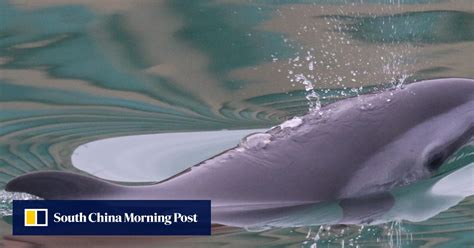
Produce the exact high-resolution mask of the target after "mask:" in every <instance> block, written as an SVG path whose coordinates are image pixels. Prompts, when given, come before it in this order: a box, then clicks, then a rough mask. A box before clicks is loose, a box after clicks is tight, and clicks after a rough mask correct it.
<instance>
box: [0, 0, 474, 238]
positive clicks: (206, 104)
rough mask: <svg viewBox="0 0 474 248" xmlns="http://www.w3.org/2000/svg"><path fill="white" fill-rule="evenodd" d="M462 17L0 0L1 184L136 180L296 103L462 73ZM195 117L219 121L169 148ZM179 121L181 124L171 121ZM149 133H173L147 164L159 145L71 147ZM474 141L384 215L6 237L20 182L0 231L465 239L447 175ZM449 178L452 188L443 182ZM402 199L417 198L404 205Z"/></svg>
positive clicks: (425, 9) (465, 161) (360, 6)
mask: <svg viewBox="0 0 474 248" xmlns="http://www.w3.org/2000/svg"><path fill="white" fill-rule="evenodd" d="M473 30H474V15H473V3H472V1H471V0H399V1H389V0H364V1H362V0H353V1H351V0H347V1H342V0H338V1H329V0H313V1H309V0H308V1H304V0H302V1H272V0H261V1H225V2H213V1H192V2H190V1H139V2H133V3H132V2H129V1H121V0H107V1H80V0H75V1H61V0H55V1H21V0H16V1H3V0H0V101H1V103H0V104H1V105H0V106H1V112H0V122H1V124H0V135H1V136H0V187H2V188H3V186H4V185H5V183H7V182H8V181H9V180H10V179H12V178H14V177H15V176H18V175H21V174H24V173H27V172H31V171H38V170H45V169H55V170H68V171H77V172H80V171H81V170H83V171H88V172H89V173H92V174H95V175H97V176H100V177H103V178H108V179H112V180H114V179H115V180H118V181H123V182H129V183H130V182H133V183H140V182H143V183H145V182H146V183H149V182H151V181H157V180H159V179H160V178H162V177H166V176H169V175H171V174H173V173H175V172H176V171H179V170H181V169H183V168H186V167H187V166H189V165H191V164H192V163H194V162H195V161H198V160H201V159H204V158H203V157H205V156H212V155H213V154H216V153H218V152H220V151H222V150H224V149H226V148H228V147H229V146H233V145H237V144H238V143H239V140H240V139H241V138H243V137H245V136H246V135H248V134H250V133H252V132H255V131H258V130H261V129H262V128H269V127H272V126H276V125H279V124H281V123H282V122H283V121H285V120H289V119H291V118H293V117H294V116H298V115H303V114H304V113H306V112H307V111H308V108H310V109H313V110H317V109H319V107H320V106H321V105H325V104H328V103H330V102H333V101H336V100H339V99H342V98H345V97H351V96H357V95H359V94H365V93H369V92H372V91H377V90H381V89H384V88H393V87H403V85H404V84H407V83H411V82H413V81H416V80H421V79H429V78H438V77H467V78H474V72H473V70H472V54H473V52H474V43H473V40H474V33H473ZM389 100H390V99H387V101H389ZM366 108H367V109H369V110H370V108H371V106H366ZM286 125H297V121H293V122H289V123H287V124H286ZM284 126H285V125H284ZM218 130H224V131H218ZM225 130H232V131H225ZM203 131H213V132H214V131H215V132H219V133H214V134H213V135H214V136H212V137H215V138H214V139H209V140H207V141H206V142H207V143H206V144H207V146H206V147H194V146H187V147H183V146H182V145H183V144H186V142H185V141H186V139H187V138H189V139H190V138H193V137H194V139H197V140H200V139H202V138H204V137H209V136H210V134H209V133H201V132H203ZM183 132H192V134H188V135H187V136H186V134H182V135H181V136H174V135H173V134H170V133H183ZM152 133H164V134H165V135H170V136H169V141H170V142H175V143H176V144H181V145H176V146H175V147H177V148H176V150H172V149H170V150H169V152H168V153H166V154H167V156H168V157H166V161H169V162H168V163H167V164H160V167H159V169H157V166H156V165H155V163H154V161H157V160H160V159H161V160H163V156H165V155H163V154H165V152H163V154H161V155H160V154H157V155H156V156H155V157H153V158H150V159H149V160H144V159H142V160H140V162H137V163H138V164H137V165H135V166H136V167H130V166H126V163H122V164H120V163H119V162H117V161H116V162H113V163H112V162H110V161H109V162H110V163H105V162H103V161H107V160H103V159H104V156H100V154H98V153H95V154H94V155H93V156H92V158H95V159H92V161H88V163H81V162H78V161H76V160H75V159H77V158H83V157H84V156H81V153H82V154H84V153H86V154H88V152H91V151H94V150H95V149H93V148H94V144H95V143H90V144H88V145H89V149H88V148H87V145H86V147H84V146H81V147H80V148H79V149H76V148H77V147H79V146H80V145H82V144H86V143H89V142H92V141H97V140H101V139H104V138H110V137H118V136H124V135H137V134H152ZM160 137H162V136H160ZM178 137H181V138H178ZM250 137H251V136H250ZM251 140H252V139H250V140H249V141H251ZM188 141H189V140H188ZM254 141H255V140H254ZM188 143H189V142H188ZM96 144H98V143H96ZM246 144H247V145H257V146H258V145H264V144H261V143H259V142H250V143H246ZM136 145H137V146H139V145H140V144H136ZM168 147H172V146H168ZM164 148H165V146H161V148H160V149H164ZM116 149H117V150H119V149H127V147H117V148H116ZM180 149H187V150H186V154H188V155H189V156H187V157H186V158H182V156H179V154H181V153H182V152H183V151H184V150H180ZM473 149H474V148H473V147H472V146H466V147H464V148H463V149H461V150H459V151H458V152H457V153H456V154H455V155H454V156H453V158H452V159H451V160H450V162H448V163H447V164H446V165H444V166H443V167H442V171H441V174H440V175H439V176H438V177H436V178H434V179H433V181H429V182H424V183H421V184H416V185H412V186H409V187H408V188H402V189H400V190H399V191H397V193H398V197H399V198H397V199H400V201H399V202H400V204H401V205H400V206H399V208H398V209H395V210H394V211H393V212H392V213H391V214H392V215H391V216H387V219H390V221H389V222H387V223H380V224H376V225H365V226H360V225H349V226H334V225H327V224H324V223H319V224H317V225H310V223H308V225H303V226H298V227H273V228H263V229H254V230H244V229H240V228H231V227H219V228H217V229H216V230H215V231H214V235H213V236H212V237H200V238H186V239H179V240H176V239H171V238H128V239H127V240H124V239H120V238H115V239H113V238H92V239H87V240H84V239H79V238H77V239H72V238H70V239H61V238H50V239H47V238H44V239H33V238H18V237H11V236H9V234H10V232H11V226H10V224H9V223H10V217H9V215H8V213H9V210H10V209H9V208H10V207H11V206H10V204H9V201H10V200H11V199H12V198H15V197H26V196H24V195H21V196H18V195H9V194H5V193H2V194H1V199H2V203H1V204H2V206H1V208H0V209H1V213H2V221H1V222H0V231H1V234H2V235H4V236H3V240H2V243H3V245H4V246H7V247H8V246H13V245H19V244H21V243H22V242H25V243H26V244H46V245H48V246H58V247H62V245H64V244H68V245H71V239H72V240H73V241H74V242H75V244H76V245H77V246H78V247H82V246H84V245H89V246H90V245H91V244H94V243H97V242H100V244H102V245H103V246H111V247H117V246H118V247H120V246H123V247H129V246H132V245H133V246H143V247H150V246H151V247H153V246H155V245H158V244H159V245H164V244H166V246H182V245H193V246H203V247H209V246H221V245H230V246H237V245H238V246H268V247H281V246H290V247H341V246H343V247H356V246H359V247H371V246H373V247H380V246H382V247H419V246H421V245H424V246H426V247H466V246H469V245H472V244H473V243H474V241H473V238H472V236H473V231H474V218H473V217H474V216H473V215H474V198H473V197H472V196H471V197H469V195H470V194H471V192H469V191H467V192H464V191H462V190H461V192H460V193H459V192H458V190H459V187H462V186H463V184H453V182H459V183H461V182H465V180H464V181H463V180H461V179H463V178H462V177H459V175H458V174H453V172H458V171H459V172H461V171H460V170H461V168H465V169H470V168H472V166H471V165H470V164H472V163H473V161H474V157H473V154H474V150H473ZM142 157H143V156H142ZM106 158H107V157H106ZM127 159H129V160H126V161H136V157H133V156H131V157H128V158H127ZM94 161H95V163H93V162H94ZM79 164H81V165H84V164H86V165H88V166H89V167H84V166H82V167H81V166H79ZM173 164H175V165H179V166H178V167H179V168H178V167H172V165H173ZM163 168H166V170H163ZM157 171H159V172H160V173H156V172H157ZM468 172H469V171H468ZM166 173H168V174H166ZM449 175H453V176H454V177H453V176H451V177H449ZM468 175H469V174H468ZM445 178H446V179H445ZM464 179H465V178H464ZM443 180H444V181H443ZM446 180H447V181H448V182H449V183H448V184H446V183H445V182H446ZM469 182H471V187H472V180H471V181H469V180H467V184H464V188H468V189H469ZM430 185H431V186H430ZM453 185H455V186H457V187H458V188H454V189H452V190H450V192H455V193H457V194H454V195H450V194H448V196H446V193H445V191H446V190H445V189H450V187H453ZM440 187H441V189H440ZM443 189H444V190H443ZM433 190H435V192H437V193H438V194H434V195H435V196H433V194H430V192H431V193H432V192H433ZM407 192H412V193H411V194H408V193H407ZM443 192H444V193H443ZM415 193H416V194H415ZM420 197H423V198H420ZM439 197H441V198H439ZM413 199H424V200H426V202H427V204H425V205H420V206H418V208H414V209H410V208H409V206H410V203H412V202H413V201H411V200H413ZM428 203H429V204H428ZM404 204H405V205H404ZM322 209H324V208H320V209H318V210H322ZM416 209H418V212H417V211H415V210H416ZM420 209H421V210H420ZM330 210H331V208H330ZM328 211H329V210H328ZM318 213H319V212H314V213H312V215H311V216H312V217H313V218H314V216H318V215H317V214H318ZM322 216H330V215H328V214H327V212H325V213H324V214H323V215H322ZM397 217H403V218H402V219H400V220H396V218H397ZM308 218H309V217H308V216H304V218H302V219H303V220H306V219H308ZM392 220H393V221H392ZM328 222H330V221H329V220H328ZM320 224H322V225H320ZM18 242H20V243H18Z"/></svg>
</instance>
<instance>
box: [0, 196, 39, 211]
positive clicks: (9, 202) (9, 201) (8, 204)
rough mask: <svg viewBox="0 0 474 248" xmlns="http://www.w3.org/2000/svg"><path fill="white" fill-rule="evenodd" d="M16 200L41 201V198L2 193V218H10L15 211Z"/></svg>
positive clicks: (0, 204) (0, 205) (0, 209)
mask: <svg viewBox="0 0 474 248" xmlns="http://www.w3.org/2000/svg"><path fill="white" fill-rule="evenodd" d="M14 200H41V198H39V197H37V196H34V195H30V194H27V193H17V192H7V191H5V190H1V191H0V217H4V216H10V215H12V211H13V201H14Z"/></svg>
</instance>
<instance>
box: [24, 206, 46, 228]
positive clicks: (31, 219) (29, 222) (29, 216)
mask: <svg viewBox="0 0 474 248" xmlns="http://www.w3.org/2000/svg"><path fill="white" fill-rule="evenodd" d="M25 226H48V209H44V208H42V209H35V208H28V209H25Z"/></svg>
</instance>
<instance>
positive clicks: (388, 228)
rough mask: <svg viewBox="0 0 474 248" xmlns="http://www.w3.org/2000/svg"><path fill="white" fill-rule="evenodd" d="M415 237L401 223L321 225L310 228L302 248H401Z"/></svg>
mask: <svg viewBox="0 0 474 248" xmlns="http://www.w3.org/2000/svg"><path fill="white" fill-rule="evenodd" d="M373 237H377V238H376V239H375V240H374V243H375V244H369V243H367V241H368V240H369V239H370V238H373ZM412 241H413V236H412V235H411V234H410V233H409V232H408V231H407V230H406V229H405V228H404V227H403V225H402V222H401V221H394V222H391V223H386V224H382V225H376V226H371V225H368V226H367V225H334V226H331V225H321V226H316V227H308V232H307V234H306V237H305V240H304V241H303V242H302V243H301V244H302V247H326V246H328V245H331V244H332V245H336V244H337V245H339V246H340V247H345V246H348V247H364V246H367V245H374V246H382V247H385V246H387V247H390V248H401V247H404V246H406V245H409V244H410V243H411V242H412Z"/></svg>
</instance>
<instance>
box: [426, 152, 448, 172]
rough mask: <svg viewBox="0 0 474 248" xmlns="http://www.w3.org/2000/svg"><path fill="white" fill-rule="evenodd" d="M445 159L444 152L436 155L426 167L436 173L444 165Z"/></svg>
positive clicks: (429, 160)
mask: <svg viewBox="0 0 474 248" xmlns="http://www.w3.org/2000/svg"><path fill="white" fill-rule="evenodd" d="M444 158H445V156H444V153H442V152H438V153H435V154H433V155H432V156H431V157H430V158H429V159H428V161H427V163H426V167H427V168H428V169H429V170H430V171H436V170H438V169H439V167H440V166H441V165H442V164H443V162H444Z"/></svg>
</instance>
